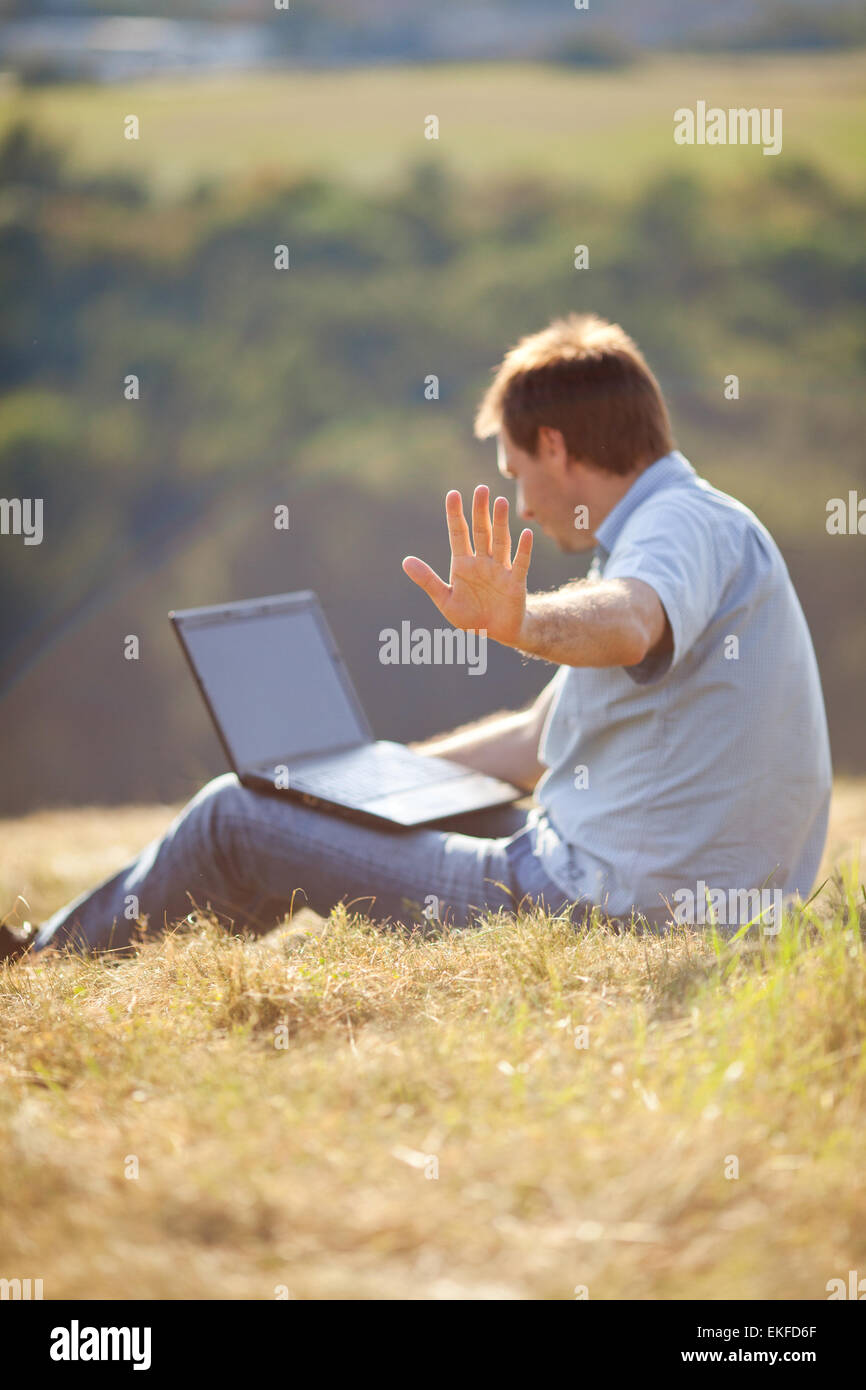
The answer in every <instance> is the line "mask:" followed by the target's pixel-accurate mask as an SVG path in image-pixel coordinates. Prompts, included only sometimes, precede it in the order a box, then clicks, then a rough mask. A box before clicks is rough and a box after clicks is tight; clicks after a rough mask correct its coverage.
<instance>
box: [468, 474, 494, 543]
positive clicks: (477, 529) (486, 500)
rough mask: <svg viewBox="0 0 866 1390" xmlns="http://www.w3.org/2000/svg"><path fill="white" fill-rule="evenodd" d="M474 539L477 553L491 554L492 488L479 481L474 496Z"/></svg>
mask: <svg viewBox="0 0 866 1390" xmlns="http://www.w3.org/2000/svg"><path fill="white" fill-rule="evenodd" d="M472 540H473V543H474V545H475V554H476V555H489V554H490V551H491V546H492V542H493V533H492V531H491V529H490V489H489V487H487V485H486V484H485V483H479V485H478V487H477V488H476V489H475V496H474V497H473V498H472Z"/></svg>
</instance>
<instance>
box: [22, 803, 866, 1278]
mask: <svg viewBox="0 0 866 1390" xmlns="http://www.w3.org/2000/svg"><path fill="white" fill-rule="evenodd" d="M864 803H866V794H864V786H863V784H862V783H861V784H857V783H847V784H840V787H839V795H838V797H837V802H836V808H835V811H834V826H833V831H832V832H831V840H830V844H831V846H832V847H833V852H836V853H837V854H838V853H841V852H842V851H843V850H847V851H848V852H850V851H851V850H852V849H853V848H854V847H855V846H856V844H857V843H859V840H860V836H861V835H862V828H863V825H864V823H866V817H864V816H863V814H862V808H863V806H864ZM167 815H168V812H167V810H166V809H165V808H163V809H160V808H149V809H129V810H126V811H122V812H118V811H116V810H111V811H87V812H56V813H50V814H49V813H44V814H40V815H36V816H32V817H26V818H22V820H20V821H18V822H11V823H9V824H7V825H5V826H3V827H2V837H0V844H2V859H0V890H2V892H3V894H4V903H5V902H6V901H7V900H8V898H9V893H10V891H11V890H12V889H13V887H15V888H17V887H18V886H22V885H24V884H26V885H27V890H28V893H29V894H30V896H31V898H32V904H33V907H34V914H33V915H34V916H36V917H39V916H41V915H42V914H43V913H44V911H47V910H48V909H50V908H51V907H53V906H55V905H56V904H57V903H58V902H59V901H60V900H61V899H62V898H63V897H64V896H66V895H67V894H69V893H71V892H73V891H75V890H76V889H78V888H79V887H80V886H82V885H83V883H84V882H87V881H90V880H91V879H92V877H93V875H94V873H103V872H104V873H108V872H110V871H111V870H112V869H113V868H115V867H116V866H117V863H118V862H119V861H120V860H122V858H123V857H124V856H125V855H126V854H127V853H128V852H129V851H130V850H132V849H134V848H136V846H137V845H138V844H140V843H142V842H143V841H144V840H145V839H147V838H148V837H149V835H151V834H152V833H155V832H156V831H158V830H159V829H160V828H161V826H162V825H163V824H164V822H165V820H166V819H167ZM106 847H107V848H106ZM861 891H862V890H861V889H860V887H859V884H858V875H857V873H856V871H855V870H854V869H850V870H849V871H848V872H847V882H846V884H845V885H843V886H842V889H841V891H840V888H839V887H833V886H831V887H828V888H827V889H826V890H825V892H824V894H823V895H822V896H821V898H820V899H819V900H818V901H817V902H816V903H815V904H814V905H813V907H811V908H809V909H807V910H806V911H805V912H804V913H802V914H801V915H800V916H799V918H798V919H797V920H796V921H794V922H792V923H789V924H787V925H786V926H785V928H784V929H783V931H782V933H781V934H780V935H779V936H778V937H776V938H769V937H765V938H758V939H757V940H756V941H754V942H750V941H748V939H747V940H744V941H742V942H740V943H738V944H723V943H720V942H716V943H713V941H712V940H710V939H709V938H708V937H706V936H700V937H698V936H691V935H689V934H688V933H685V932H683V933H682V934H681V935H678V936H676V937H674V938H671V939H669V940H666V941H662V940H658V939H656V938H650V937H639V936H633V935H614V934H612V933H611V932H610V931H609V930H608V929H607V928H605V926H604V925H603V924H601V923H597V924H595V925H593V926H591V927H590V928H589V929H588V930H586V931H584V932H575V931H574V930H573V929H572V928H571V927H569V926H567V925H566V924H565V923H564V922H562V921H560V920H558V919H546V918H542V917H538V916H525V915H524V916H521V917H518V918H517V919H515V918H506V917H503V918H501V919H492V920H491V921H490V923H489V925H488V926H487V927H486V928H485V929H483V930H480V931H477V932H472V933H466V934H453V935H448V936H445V937H443V938H439V939H431V940H426V941H425V940H420V939H417V938H409V937H406V936H403V935H401V934H399V933H396V932H387V933H383V932H380V931H377V930H375V929H374V928H372V927H371V925H370V924H369V923H367V922H366V921H365V920H364V919H358V918H352V917H350V916H348V915H347V914H346V913H345V912H344V911H342V910H339V909H338V910H337V911H335V912H334V914H332V917H331V918H330V920H329V921H328V922H327V923H322V922H319V921H312V920H309V921H308V922H307V924H306V925H305V926H304V927H300V928H299V927H297V926H296V927H295V928H294V929H292V930H284V931H282V932H278V933H275V934H273V936H272V937H269V938H265V939H264V940H261V941H257V942H246V943H245V942H241V941H239V940H236V939H233V938H228V937H226V936H224V935H223V934H221V933H220V932H219V931H218V930H216V929H215V928H213V927H212V926H211V925H209V924H208V923H206V922H204V921H197V922H192V923H190V924H188V925H187V927H186V928H185V929H184V930H183V931H182V932H180V933H178V934H176V935H174V936H172V937H169V938H168V939H166V940H164V941H156V942H153V943H150V944H149V945H147V946H145V947H144V948H143V949H142V950H141V952H140V953H139V954H138V955H137V956H135V957H132V958H127V959H125V960H122V961H117V962H115V963H113V964H109V963H107V962H105V961H84V960H69V961H65V962H60V963H54V964H49V963H45V962H43V963H41V964H36V965H27V966H24V967H13V968H11V969H8V968H3V969H2V970H0V1082H2V1084H0V1134H2V1138H0V1190H2V1191H3V1193H4V1201H3V1203H2V1206H0V1277H4V1278H15V1277H19V1278H25V1277H31V1278H42V1279H43V1280H44V1291H45V1297H46V1298H58V1297H76V1298H81V1297H84V1298H87V1297H91V1298H104V1297H120V1298H135V1297H139V1298H250V1299H270V1298H274V1297H275V1296H277V1295H278V1292H279V1291H281V1290H287V1291H288V1292H289V1294H290V1295H292V1296H294V1297H297V1298H312V1297H326V1298H337V1297H342V1298H400V1297H410V1298H421V1299H428V1298H432V1299H437V1298H481V1299H489V1298H518V1299H522V1298H553V1299H560V1298H562V1299H570V1298H573V1297H574V1296H575V1295H574V1290H575V1287H580V1286H585V1287H586V1288H587V1289H588V1293H589V1297H590V1298H593V1299H602V1298H670V1299H678V1298H699V1299H702V1298H708V1299H715V1298H726V1297H744V1298H822V1297H826V1293H825V1286H826V1283H827V1281H828V1280H829V1279H831V1278H834V1277H837V1276H841V1277H843V1278H844V1277H846V1276H847V1271H848V1270H849V1269H859V1270H860V1271H861V1273H862V1272H863V1271H864V1270H866V1181H864V1176H863V1164H862V1141H861V1134H862V1129H863V1121H864V1110H866V1047H864V1042H866V976H864V952H863V943H862V938H861V932H860V929H859V915H860V908H861V905H862V902H863V898H862V896H861ZM37 908H38V910H36V909H37ZM582 1030H585V1031H582ZM584 1044H585V1045H584ZM734 1160H736V1163H735V1162H734ZM136 1167H137V1172H138V1176H137V1177H136V1176H127V1174H130V1173H133V1172H134V1171H135V1169H136ZM735 1167H738V1172H739V1176H736V1177H735V1176H733V1175H732V1174H733V1172H734V1169H735Z"/></svg>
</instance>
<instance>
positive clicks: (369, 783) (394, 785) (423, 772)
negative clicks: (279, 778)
mask: <svg viewBox="0 0 866 1390" xmlns="http://www.w3.org/2000/svg"><path fill="white" fill-rule="evenodd" d="M467 771H468V769H467V768H465V767H455V766H454V764H453V763H452V764H447V763H444V762H442V760H441V759H439V758H425V757H422V756H420V755H419V754H418V753H413V752H412V750H411V749H409V748H403V747H401V746H400V745H399V744H388V745H386V746H385V747H380V746H379V745H377V744H373V745H368V746H367V747H365V748H359V749H357V750H355V751H354V752H348V753H342V754H341V755H340V758H339V761H338V762H334V763H330V762H329V763H319V764H316V765H313V766H310V765H307V766H305V768H304V769H303V771H297V772H294V773H293V774H292V776H291V779H290V780H291V785H292V786H293V787H294V788H295V789H296V790H297V791H306V792H309V793H310V794H311V795H314V796H321V797H325V798H331V799H334V800H340V801H346V800H350V801H353V802H363V801H370V800H372V799H373V797H377V796H385V795H388V796H390V795H392V794H393V793H395V792H403V791H409V790H414V788H416V787H423V786H429V785H432V784H433V783H436V782H448V781H450V780H451V778H453V777H464V776H465V775H466V773H467Z"/></svg>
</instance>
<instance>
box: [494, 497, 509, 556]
mask: <svg viewBox="0 0 866 1390" xmlns="http://www.w3.org/2000/svg"><path fill="white" fill-rule="evenodd" d="M493 558H494V560H496V561H498V563H499V564H500V565H508V564H510V563H511V531H510V530H509V528H508V500H507V498H505V497H497V499H496V501H495V502H494V503H493Z"/></svg>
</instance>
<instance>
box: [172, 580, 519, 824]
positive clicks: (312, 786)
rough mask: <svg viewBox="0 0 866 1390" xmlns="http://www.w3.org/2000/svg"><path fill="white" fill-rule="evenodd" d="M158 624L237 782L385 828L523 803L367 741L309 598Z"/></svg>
mask: <svg viewBox="0 0 866 1390" xmlns="http://www.w3.org/2000/svg"><path fill="white" fill-rule="evenodd" d="M169 618H170V619H171V622H172V625H173V627H174V630H175V632H176V633H177V636H178V638H179V639H180V644H181V647H182V648H183V651H184V653H185V655H186V658H187V661H188V662H189V665H190V668H191V670H192V673H193V676H194V677H195V680H196V683H197V685H198V688H199V690H200V691H201V694H202V696H203V698H204V701H205V704H206V705H207V708H208V710H209V712H210V716H211V719H212V720H213V722H214V725H215V727H216V731H217V733H218V735H219V737H220V741H221V743H222V746H223V748H224V749H225V753H226V756H227V758H228V760H229V762H230V764H231V766H232V768H233V769H234V771H235V772H236V773H237V776H238V777H239V779H240V780H241V782H243V783H244V785H245V786H248V787H252V788H254V789H255V790H257V791H262V792H269V793H273V794H274V795H278V796H292V797H298V798H300V799H301V800H303V801H305V802H306V803H307V804H309V805H314V806H321V807H327V808H328V809H329V810H331V811H334V812H337V813H339V814H341V815H345V816H348V817H350V818H352V819H353V820H363V821H369V822H375V823H378V824H386V825H391V826H415V825H431V824H434V823H435V822H436V821H440V820H444V819H447V818H449V817H452V816H456V815H463V814H465V813H466V812H469V811H481V810H485V809H487V808H488V807H492V806H501V805H504V804H505V803H507V802H511V801H515V800H516V799H517V798H518V797H521V796H523V795H524V793H523V792H522V791H520V790H519V789H518V788H517V787H515V786H512V784H511V783H510V782H502V781H500V780H499V779H498V778H496V777H488V776H487V775H486V774H484V773H481V772H474V771H473V770H472V769H471V768H467V767H463V766H462V765H461V764H460V763H454V762H449V761H447V760H446V759H444V758H434V757H429V756H427V755H425V754H423V753H416V752H413V750H412V749H411V748H407V747H406V746H405V745H404V744H401V743H389V742H386V741H381V740H380V741H378V742H376V741H374V739H373V735H372V731H371V729H370V725H369V724H368V722H367V717H366V715H365V714H364V711H363V709H362V707H361V702H360V700H359V699H358V696H357V694H356V693H355V689H354V686H353V685H352V682H351V680H350V679H349V674H348V672H347V670H346V667H345V664H344V662H343V658H342V657H341V655H340V653H339V651H338V649H337V644H336V642H335V641H334V637H333V634H332V633H331V630H330V628H329V627H328V624H327V622H326V621H325V615H324V613H323V612H322V608H321V605H320V603H319V600H318V598H317V597H316V595H315V594H314V593H313V592H312V591H304V592H301V593H294V594H277V595H275V596H273V597H271V598H258V599H248V600H244V601H243V602H240V603H223V604H217V605H215V606H213V607H209V608H188V609H185V610H181V611H178V612H173V613H170V614H169Z"/></svg>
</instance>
